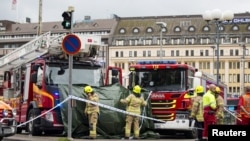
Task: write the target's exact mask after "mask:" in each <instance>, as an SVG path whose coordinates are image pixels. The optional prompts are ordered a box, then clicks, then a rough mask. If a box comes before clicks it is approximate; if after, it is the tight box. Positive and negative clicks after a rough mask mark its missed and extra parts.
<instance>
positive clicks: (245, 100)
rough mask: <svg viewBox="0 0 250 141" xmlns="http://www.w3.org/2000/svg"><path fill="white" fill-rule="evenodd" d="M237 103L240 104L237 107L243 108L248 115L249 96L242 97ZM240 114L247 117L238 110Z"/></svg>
mask: <svg viewBox="0 0 250 141" xmlns="http://www.w3.org/2000/svg"><path fill="white" fill-rule="evenodd" d="M239 103H241V104H240V105H239V106H243V107H244V108H245V109H246V111H247V112H249V113H250V94H245V95H242V96H241V97H240V99H239ZM240 114H241V115H245V116H246V117H249V116H247V113H245V112H244V111H243V110H240ZM249 118H250V117H249Z"/></svg>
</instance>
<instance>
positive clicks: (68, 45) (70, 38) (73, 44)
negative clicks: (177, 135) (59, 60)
mask: <svg viewBox="0 0 250 141" xmlns="http://www.w3.org/2000/svg"><path fill="white" fill-rule="evenodd" d="M62 49H63V51H64V52H65V53H67V54H69V55H75V54H77V53H78V52H79V51H80V49H81V40H80V38H79V37H78V36H77V35H75V34H68V35H67V36H65V37H64V38H63V42H62Z"/></svg>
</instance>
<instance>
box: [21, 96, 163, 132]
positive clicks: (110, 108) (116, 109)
mask: <svg viewBox="0 0 250 141" xmlns="http://www.w3.org/2000/svg"><path fill="white" fill-rule="evenodd" d="M71 99H74V100H78V101H82V102H87V103H91V104H94V105H98V106H99V107H103V108H106V109H109V110H112V111H116V112H119V113H123V114H128V115H132V116H138V117H140V118H142V119H149V120H153V121H158V122H163V123H165V122H166V121H163V120H159V119H155V118H151V117H147V116H143V115H138V114H134V113H130V112H127V111H124V110H121V109H118V108H115V107H112V106H109V105H105V104H102V103H98V102H93V101H90V100H87V99H84V98H79V97H76V96H72V95H71V96H68V97H67V98H66V99H65V100H63V101H62V102H61V103H59V104H57V105H56V106H55V107H53V108H51V109H49V110H48V111H46V112H44V113H42V114H41V115H39V116H37V117H34V118H33V119H31V120H29V121H26V122H24V123H21V124H19V125H17V127H20V126H23V125H25V124H27V123H29V122H32V121H33V120H35V119H37V118H40V117H42V116H43V115H45V114H47V113H48V112H50V111H52V110H54V109H55V108H57V107H58V106H61V105H62V104H63V103H65V102H67V101H68V100H71Z"/></svg>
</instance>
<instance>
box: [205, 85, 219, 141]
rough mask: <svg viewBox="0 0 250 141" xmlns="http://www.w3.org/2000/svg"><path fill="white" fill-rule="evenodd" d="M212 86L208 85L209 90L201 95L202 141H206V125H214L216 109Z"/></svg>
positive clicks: (213, 86) (214, 87) (213, 87)
mask: <svg viewBox="0 0 250 141" xmlns="http://www.w3.org/2000/svg"><path fill="white" fill-rule="evenodd" d="M215 89H216V86H215V85H214V84H210V85H209V90H208V91H207V92H206V93H205V94H204V95H203V98H202V102H203V117H204V129H203V133H202V136H203V137H202V138H203V141H207V140H208V125H212V124H216V117H215V110H216V108H217V105H216V100H215Z"/></svg>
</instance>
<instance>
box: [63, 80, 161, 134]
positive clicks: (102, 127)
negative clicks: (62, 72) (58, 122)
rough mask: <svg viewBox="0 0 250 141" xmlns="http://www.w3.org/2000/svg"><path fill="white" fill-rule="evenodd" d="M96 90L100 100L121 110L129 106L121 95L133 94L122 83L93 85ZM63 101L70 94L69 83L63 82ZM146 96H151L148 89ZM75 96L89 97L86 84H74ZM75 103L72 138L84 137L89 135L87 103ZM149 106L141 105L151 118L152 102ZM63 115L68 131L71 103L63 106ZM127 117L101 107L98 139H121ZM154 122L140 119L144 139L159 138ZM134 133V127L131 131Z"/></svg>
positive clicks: (144, 93) (73, 92)
mask: <svg viewBox="0 0 250 141" xmlns="http://www.w3.org/2000/svg"><path fill="white" fill-rule="evenodd" d="M93 89H94V91H95V92H96V93H97V94H98V95H99V103H101V104H104V105H108V106H111V107H114V108H118V109H121V110H125V109H126V105H124V104H122V103H120V99H121V98H125V97H127V96H128V95H129V94H130V91H129V90H128V89H126V88H124V87H123V86H121V85H120V84H114V85H109V86H105V87H93ZM59 91H60V100H61V101H63V100H65V99H66V98H67V97H68V95H69V86H68V85H60V86H59ZM141 94H142V95H143V97H144V99H145V100H146V99H148V95H149V92H148V91H143V90H142V93H141ZM72 95H73V96H76V97H78V98H83V99H85V98H86V95H85V94H84V93H83V86H79V85H73V86H72ZM75 102H76V106H74V107H72V137H73V138H84V137H86V136H88V135H89V129H88V128H89V127H88V119H87V116H86V115H85V114H84V109H85V102H83V101H79V100H76V101H75ZM147 102H148V105H147V106H146V107H145V108H142V111H144V112H143V113H142V114H143V115H144V116H147V117H151V115H152V113H151V107H150V101H147ZM61 115H62V120H63V124H64V127H65V132H66V133H67V131H68V102H65V103H63V104H62V105H61ZM125 118H126V115H125V114H124V113H120V112H117V111H113V110H110V109H107V108H103V107H100V114H99V118H98V123H97V134H98V135H97V138H106V139H118V138H122V137H124V133H125ZM153 128H154V125H153V121H151V120H148V119H142V120H141V130H140V131H141V132H140V135H141V138H159V134H158V133H155V132H154V129H153ZM131 135H133V130H132V132H131Z"/></svg>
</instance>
